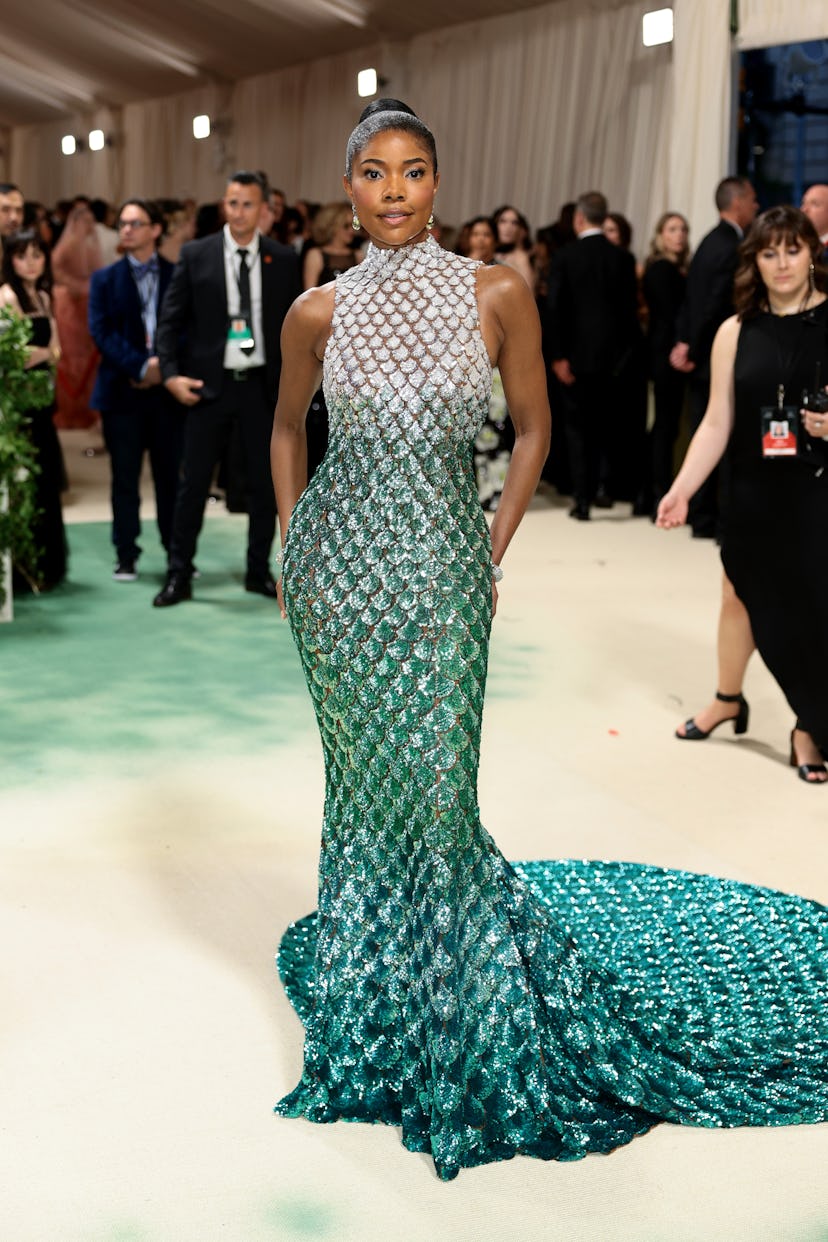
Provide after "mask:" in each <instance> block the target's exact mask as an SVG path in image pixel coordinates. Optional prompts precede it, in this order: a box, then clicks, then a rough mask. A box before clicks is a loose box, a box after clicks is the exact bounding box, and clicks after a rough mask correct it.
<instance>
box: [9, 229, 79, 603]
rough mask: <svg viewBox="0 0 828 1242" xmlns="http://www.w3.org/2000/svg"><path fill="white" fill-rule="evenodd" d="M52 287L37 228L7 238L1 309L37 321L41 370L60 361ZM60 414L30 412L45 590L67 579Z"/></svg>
mask: <svg viewBox="0 0 828 1242" xmlns="http://www.w3.org/2000/svg"><path fill="white" fill-rule="evenodd" d="M50 285H51V279H50V273H49V256H48V252H47V249H46V245H45V243H44V242H43V241H42V240H41V238H40V236H39V234H38V233H37V232H36V231H35V230H34V229H23V230H21V231H20V232H18V233H13V234H12V235H11V237H7V238H6V239H5V241H4V245H3V283H2V288H0V305H2V306H7V307H8V308H9V309H10V310H12V311H14V312H15V314H17V315H22V316H25V317H27V318H28V319H29V320H30V321H31V325H32V340H31V345H30V346H29V358H28V362H27V367H30V368H35V367H37V368H38V369H39V370H53V369H54V367H55V366H56V365H57V363H58V360H59V359H60V344H59V341H58V334H57V324H56V323H55V319H54V315H53V314H52V303H51V300H50V298H49V287H50ZM54 412H55V403H54V401H52V402H51V403H50V404H49V405H47V406H43V407H42V408H41V409H36V410H27V411H26V416H27V418H28V420H29V434H30V436H31V438H32V443H33V444H34V447H35V451H36V453H37V464H38V467H39V473H38V475H37V479H36V482H35V489H36V490H35V504H36V507H37V509H38V510H39V516H38V518H37V523H36V527H35V530H34V531H33V537H34V545H35V547H36V548H38V549H39V550H40V558H39V561H38V570H37V579H36V585H37V587H38V588H39V589H41V590H49V589H51V588H52V587H55V586H57V585H58V583H60V582H62V581H63V579H64V578H65V577H66V563H67V550H66V533H65V530H64V527H63V511H62V509H61V504H60V493H61V489H62V487H63V478H64V470H63V456H62V454H61V450H60V441H59V440H58V437H57V432H56V430H55V424H54V421H53V415H54Z"/></svg>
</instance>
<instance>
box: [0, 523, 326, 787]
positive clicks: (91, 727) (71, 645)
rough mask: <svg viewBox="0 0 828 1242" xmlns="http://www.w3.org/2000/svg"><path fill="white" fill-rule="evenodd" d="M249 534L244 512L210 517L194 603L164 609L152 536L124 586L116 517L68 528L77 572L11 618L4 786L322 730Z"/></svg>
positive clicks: (0, 733)
mask: <svg viewBox="0 0 828 1242" xmlns="http://www.w3.org/2000/svg"><path fill="white" fill-rule="evenodd" d="M147 525H148V524H147ZM246 531H247V520H246V518H243V517H240V518H234V517H230V516H228V517H217V518H211V519H210V520H209V521H207V522H205V525H204V530H203V532H202V536H201V539H200V542H199V549H198V566H199V569H200V570H201V578H200V579H199V580H198V581H197V582H196V583H195V584H194V591H193V593H194V599H193V601H192V602H187V603H184V604H180V605H179V606H178V607H176V608H165V609H161V608H153V607H152V598H153V596H154V595H155V593H156V591H157V590H158V588H159V585H160V583H161V581H162V579H163V574H164V568H165V561H164V556H163V552H162V550H161V549H160V547H158V546H157V541H156V538H155V535H154V532H151V531H147V532H145V537H144V546H145V553H144V555H143V556H142V557H141V561H140V564H139V572H140V577H139V580H138V581H137V582H135V583H122V582H113V581H112V577H111V575H112V567H113V553H112V548H111V545H110V543H109V524H108V523H90V524H88V525H74V526H70V527H69V528H68V536H69V545H70V565H69V580H68V581H67V582H66V583H65V584H64V585H63V586H61V587H59V588H58V589H57V590H55V591H53V592H51V593H48V594H44V595H41V596H39V597H33V596H19V597H18V598H17V599H15V620H14V621H13V622H12V623H11V624H8V625H0V703H2V710H0V754H2V760H0V787H3V788H9V787H13V786H18V785H25V786H29V785H31V784H32V783H33V782H37V781H42V780H49V781H52V780H55V779H62V778H65V779H71V778H75V779H77V778H78V776H80V777H81V778H83V777H84V775H85V774H87V773H89V774H91V773H92V771H94V772H95V774H96V775H100V774H104V773H106V772H108V773H110V774H111V775H128V774H130V773H138V772H140V771H142V770H145V768H146V766H147V761H148V760H149V761H150V762H151V761H152V760H153V759H154V758H155V757H163V756H167V757H168V758H171V759H172V758H174V757H175V756H176V755H177V754H186V755H187V756H188V757H193V756H196V755H198V754H208V755H209V754H210V753H220V754H221V755H223V756H227V755H232V754H240V755H241V754H244V755H250V754H255V753H262V752H266V751H267V750H269V749H270V748H273V747H275V746H278V745H279V743H280V742H283V741H285V740H286V739H287V738H291V737H296V736H297V733H298V732H300V731H302V730H305V729H307V730H311V731H313V730H315V724H314V719H313V712H312V708H311V705H310V700H309V698H308V694H307V690H306V687H305V683H304V679H303V676H302V670H301V667H300V664H299V658H298V655H297V653H296V649H295V647H294V645H293V640H292V639H291V636H290V630H289V628H288V625H287V622H286V621H282V620H281V618H280V616H279V613H278V609H277V606H276V604H275V603H274V602H272V601H270V600H265V599H263V598H262V597H261V596H258V595H251V594H249V593H248V592H246V591H245V590H244V564H245V561H244V550H245V540H246Z"/></svg>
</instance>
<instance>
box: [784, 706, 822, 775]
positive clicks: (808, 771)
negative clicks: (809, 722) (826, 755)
mask: <svg viewBox="0 0 828 1242" xmlns="http://www.w3.org/2000/svg"><path fill="white" fill-rule="evenodd" d="M797 730H799V732H800V733H807V732H808V730H807V729H803V728H802V725H801V724H800V723H799V721H798V720H797V722H796V724H795V725H794V727H793V728H792V729H791V767H792V768H796V774H797V776H798V777H799V779H800V780H801V781H804V782H805V784H806V785H825V784H828V768H826V766H825V764H824V763H800V762H799V759H798V757H797V754H796V750H795V749H794V734H795V733H796V731H797ZM818 773H819V774H821V775H822V776H824V777H825V780H822V781H812V780H809V779H808V778H809V777H810V776H816V775H817V774H818Z"/></svg>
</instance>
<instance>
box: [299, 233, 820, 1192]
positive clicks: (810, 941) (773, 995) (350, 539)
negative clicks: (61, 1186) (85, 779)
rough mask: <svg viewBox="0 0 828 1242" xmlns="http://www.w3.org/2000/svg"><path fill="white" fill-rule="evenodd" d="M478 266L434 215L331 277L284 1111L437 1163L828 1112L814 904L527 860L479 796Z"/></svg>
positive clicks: (485, 608) (483, 642) (309, 577)
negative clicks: (306, 813) (512, 859)
mask: <svg viewBox="0 0 828 1242" xmlns="http://www.w3.org/2000/svg"><path fill="white" fill-rule="evenodd" d="M476 267H477V265H475V264H473V263H471V262H470V261H468V260H464V259H461V258H458V257H457V256H453V255H449V254H447V253H446V252H444V251H442V250H441V249H440V247H438V246H437V245H436V243H435V242H434V241H433V240H431V239H428V240H427V241H426V242H425V243H422V244H418V245H415V246H411V247H408V248H406V249H403V250H400V251H379V250H376V249H374V248H373V247H369V253H368V257H367V258H366V260H365V262H364V263H363V264H361V265H360V266H359V267H357V268H353V269H351V270H350V271H349V272H347V273H345V274H343V275H342V276H340V277H339V279H338V281H337V289H336V302H335V310H334V318H333V324H332V331H331V338H330V341H329V343H328V348H327V351H326V355H325V365H324V380H325V393H326V400H327V404H328V410H329V418H330V447H329V449H328V453H327V455H326V457H325V460H324V462H323V463H322V465H321V467H320V468H319V470H318V471H317V473H316V475H315V476H314V479H313V481H312V483H311V484H310V486H309V487H308V489H307V490H306V491H305V493H304V494H303V496H302V497H301V499H300V501H299V503H298V505H297V507H296V509H295V511H294V514H293V516H292V518H291V523H290V528H289V532H288V539H287V546H286V552H285V566H284V585H285V594H286V602H287V606H288V613H289V618H290V623H291V627H292V630H293V634H294V637H295V640H296V642H297V645H298V648H299V652H300V655H301V658H302V663H303V668H304V671H305V675H306V678H307V682H308V686H309V689H310V692H311V695H312V698H313V702H314V707H315V710H316V715H317V720H318V723H319V728H320V733H321V737H322V744H323V753H324V758H325V771H326V796H325V808H324V818H323V828H322V850H321V857H320V869H319V909H318V912H316V913H314V914H313V915H311V916H309V917H308V918H306V919H303V920H301V921H300V922H298V923H296V924H294V925H293V926H292V927H291V928H290V929H289V930H288V932H287V934H286V936H285V938H284V940H283V943H282V947H281V951H280V959H279V961H280V971H281V974H282V977H283V979H284V981H285V985H286V988H287V990H288V993H289V995H290V997H291V999H292V1001H293V1002H294V1004H295V1006H296V1008H297V1011H298V1012H299V1014H300V1017H301V1018H302V1021H303V1023H304V1024H305V1054H304V1068H303V1073H302V1078H301V1081H300V1083H299V1084H298V1086H297V1087H296V1088H295V1090H294V1091H293V1092H291V1094H290V1095H288V1096H286V1097H285V1099H283V1100H282V1101H281V1102H280V1103H279V1104H278V1105H277V1112H279V1113H281V1114H283V1115H285V1116H294V1117H295V1116H304V1117H307V1118H309V1119H311V1120H314V1121H323V1122H327V1121H335V1120H337V1119H346V1120H363V1121H372V1122H385V1123H389V1124H393V1125H397V1126H400V1127H401V1128H402V1135H403V1141H404V1143H405V1145H406V1146H407V1147H409V1148H410V1149H412V1150H415V1151H426V1152H430V1153H431V1155H432V1156H433V1158H434V1162H435V1165H436V1168H437V1171H438V1174H439V1175H440V1176H441V1177H442V1178H445V1179H449V1178H451V1177H453V1176H455V1175H456V1173H457V1172H458V1170H459V1169H460V1168H463V1167H470V1166H473V1165H478V1164H482V1163H485V1162H487V1161H492V1160H500V1159H506V1158H509V1157H511V1156H513V1155H515V1154H518V1153H521V1154H526V1155H533V1156H539V1157H541V1158H544V1159H553V1158H555V1159H576V1158H578V1157H580V1156H583V1155H585V1154H587V1153H588V1152H590V1151H609V1150H611V1149H612V1148H613V1147H616V1146H618V1145H619V1144H621V1143H625V1142H628V1141H629V1140H630V1139H631V1138H633V1137H634V1136H635V1135H636V1134H639V1133H641V1132H643V1131H644V1130H646V1129H648V1128H649V1127H650V1126H651V1125H652V1124H654V1123H655V1122H656V1121H659V1120H663V1119H670V1120H674V1121H686V1122H692V1123H695V1124H701V1125H738V1124H748V1123H763V1124H781V1123H782V1122H785V1121H791V1120H818V1119H822V1118H824V1117H825V1115H826V1099H828V1068H827V1062H828V1058H827V1057H826V1047H827V1046H828V1028H827V1026H826V1024H827V1023H828V1019H826V1010H827V1009H828V1006H827V1005H826V1004H825V1000H826V975H825V958H826V945H827V944H828V924H827V923H826V916H825V912H824V911H823V910H822V908H821V907H815V906H811V905H810V904H809V903H807V902H798V900H797V899H795V898H782V897H781V896H780V895H778V894H770V893H767V892H766V891H765V890H757V889H750V888H747V887H746V886H737V885H728V884H726V883H725V882H723V881H715V880H711V879H709V878H707V877H688V876H683V875H678V874H676V873H670V872H655V871H654V869H648V868H636V867H633V866H631V865H626V868H627V869H626V870H625V869H624V868H623V867H622V868H620V869H619V868H613V867H612V865H607V866H606V867H604V868H602V866H601V865H600V864H572V863H538V864H524V865H522V866H517V865H516V866H515V867H513V866H511V865H510V864H509V863H508V862H506V860H505V859H503V857H502V856H501V855H500V853H499V852H498V851H497V849H496V847H495V845H494V843H493V842H492V840H491V838H490V837H489V836H488V834H487V833H486V832H485V830H484V829H483V827H482V825H481V823H480V818H479V813H478V805H477V768H478V757H479V747H480V725H481V716H482V708H483V694H484V687H485V679H486V664H487V658H488V641H489V630H490V623H491V578H490V571H489V561H490V545H489V537H488V529H487V526H486V522H485V519H484V517H483V514H482V511H481V509H480V506H479V503H478V500H477V493H476V488H475V485H474V478H473V473H472V458H471V450H472V442H473V440H474V436H475V435H476V433H477V430H478V428H479V426H480V424H481V422H482V420H483V418H484V417H485V413H486V409H487V405H488V394H489V386H490V380H491V372H490V366H489V360H488V357H487V355H486V350H485V346H484V343H483V340H482V336H481V333H480V327H479V323H478V315H477V300H476ZM785 903H787V904H785ZM793 914H795V916H796V917H794V918H793V919H792V915H793ZM769 922H771V923H772V924H773V927H774V929H775V934H774V935H770V936H769V935H768V934H766V933H765V934H762V935H760V934H759V926H760V924H761V925H765V926H767V924H768V923H769ZM786 927H788V928H793V929H795V932H794V931H792V932H791V934H789V935H787V936H786V935H785V934H784V931H785V928H786ZM711 944H712V945H713V946H714V950H713V951H712V950H711V947H710V946H711ZM622 946H625V947H622ZM750 997H754V998H756V999H757V1000H758V1002H760V1008H761V1013H757V1012H754V1011H752V1010H751V1007H750V1004H749V999H750Z"/></svg>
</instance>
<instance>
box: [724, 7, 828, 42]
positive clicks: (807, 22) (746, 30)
mask: <svg viewBox="0 0 828 1242" xmlns="http://www.w3.org/2000/svg"><path fill="white" fill-rule="evenodd" d="M808 39H828V3H826V0H794V2H793V3H791V0H739V33H738V35H737V38H736V43H737V45H738V46H739V47H740V48H751V47H773V46H774V44H778V43H802V42H805V41H806V40H808Z"/></svg>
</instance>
